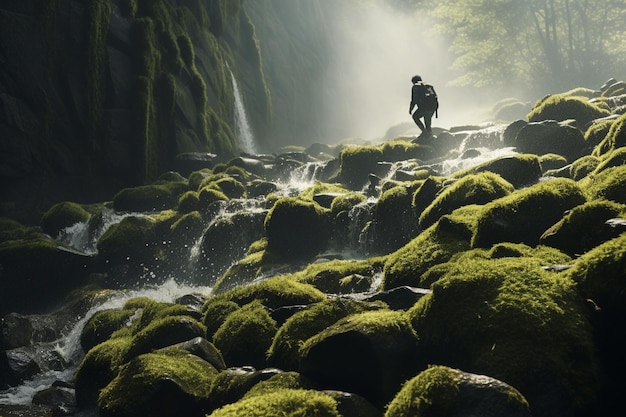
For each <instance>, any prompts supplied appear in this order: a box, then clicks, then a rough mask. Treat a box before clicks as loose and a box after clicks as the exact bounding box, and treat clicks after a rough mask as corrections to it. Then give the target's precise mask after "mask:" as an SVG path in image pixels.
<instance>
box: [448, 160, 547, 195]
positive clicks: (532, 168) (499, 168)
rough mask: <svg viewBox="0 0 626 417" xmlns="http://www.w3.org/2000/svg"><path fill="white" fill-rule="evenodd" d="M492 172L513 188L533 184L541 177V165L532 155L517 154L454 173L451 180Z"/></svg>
mask: <svg viewBox="0 0 626 417" xmlns="http://www.w3.org/2000/svg"><path fill="white" fill-rule="evenodd" d="M480 172H493V173H494V174H498V175H499V176H501V177H502V178H503V179H504V180H505V181H508V182H509V183H511V185H513V186H514V187H515V188H522V187H526V186H528V185H530V184H534V183H535V182H537V180H538V179H539V178H540V177H541V174H542V172H541V163H540V162H539V157H538V156H537V155H533V154H517V155H513V156H505V157H502V158H497V159H493V160H490V161H487V162H484V163H482V164H479V165H477V166H474V167H472V168H468V169H467V170H463V171H458V172H455V173H454V174H453V175H452V177H453V178H461V177H463V176H465V175H467V174H477V173H480Z"/></svg>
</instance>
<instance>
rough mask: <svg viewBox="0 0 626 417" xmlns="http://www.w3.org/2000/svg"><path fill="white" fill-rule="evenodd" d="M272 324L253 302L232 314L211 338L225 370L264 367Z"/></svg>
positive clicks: (273, 322)
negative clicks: (221, 358)
mask: <svg viewBox="0 0 626 417" xmlns="http://www.w3.org/2000/svg"><path fill="white" fill-rule="evenodd" d="M276 331H277V327H276V321H275V320H274V319H272V318H271V317H270V315H269V313H268V311H267V310H266V308H265V307H264V306H263V305H262V304H261V303H260V302H259V301H258V300H255V301H253V302H251V303H250V304H246V305H244V306H243V307H241V308H240V309H238V310H236V311H233V312H232V313H230V314H229V315H228V316H227V317H226V320H225V321H224V323H223V324H222V325H221V326H220V327H219V329H217V331H216V332H215V334H214V335H213V343H214V344H215V347H217V348H218V349H219V350H220V352H221V353H222V355H223V356H224V361H225V362H226V364H227V365H229V366H248V365H250V366H253V367H255V368H257V369H261V368H264V367H265V352H266V351H267V350H268V349H269V347H270V346H271V344H272V340H273V339H274V335H275V334H276Z"/></svg>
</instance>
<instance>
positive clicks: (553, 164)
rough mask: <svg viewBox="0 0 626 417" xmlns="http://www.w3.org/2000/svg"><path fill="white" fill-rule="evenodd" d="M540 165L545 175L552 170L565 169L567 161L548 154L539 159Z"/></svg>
mask: <svg viewBox="0 0 626 417" xmlns="http://www.w3.org/2000/svg"><path fill="white" fill-rule="evenodd" d="M539 163H540V164H541V171H542V172H544V173H545V172H546V171H548V170H551V169H559V168H563V167H564V166H565V165H567V159H566V158H565V157H564V156H561V155H557V154H554V153H547V154H544V155H541V156H540V157H539Z"/></svg>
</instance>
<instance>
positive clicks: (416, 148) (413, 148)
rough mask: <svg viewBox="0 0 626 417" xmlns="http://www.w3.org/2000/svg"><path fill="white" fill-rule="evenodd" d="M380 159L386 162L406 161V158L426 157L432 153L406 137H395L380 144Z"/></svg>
mask: <svg viewBox="0 0 626 417" xmlns="http://www.w3.org/2000/svg"><path fill="white" fill-rule="evenodd" d="M380 150H381V152H382V159H383V160H384V161H386V162H396V161H406V160H407V159H422V160H424V159H428V157H429V156H430V154H431V153H432V152H431V151H430V150H429V149H428V148H427V147H425V146H422V145H418V144H417V143H413V142H411V141H409V140H406V139H402V138H400V139H395V140H392V141H388V142H385V143H383V144H382V145H380Z"/></svg>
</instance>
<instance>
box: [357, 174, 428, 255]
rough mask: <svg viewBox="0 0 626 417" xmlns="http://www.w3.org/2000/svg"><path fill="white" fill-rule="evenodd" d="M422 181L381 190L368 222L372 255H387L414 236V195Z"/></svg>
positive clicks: (415, 225) (415, 224) (415, 226)
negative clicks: (370, 221) (369, 223)
mask: <svg viewBox="0 0 626 417" xmlns="http://www.w3.org/2000/svg"><path fill="white" fill-rule="evenodd" d="M421 185H422V183H421V182H413V183H406V184H402V185H398V186H395V187H393V188H390V189H388V190H386V191H384V192H383V193H382V194H381V196H380V198H379V199H378V202H377V204H376V207H375V210H374V215H373V219H372V225H371V233H372V235H370V236H368V239H367V240H368V241H369V242H371V243H370V244H369V245H370V247H368V248H367V249H368V250H369V251H370V253H373V254H387V253H390V252H393V251H395V250H397V249H398V248H400V247H402V246H404V245H405V244H406V243H407V242H409V241H410V240H411V239H412V238H414V237H415V236H416V235H417V230H418V228H417V215H416V213H415V210H414V206H413V195H414V193H415V192H416V189H417V188H418V187H420V186H421Z"/></svg>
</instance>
